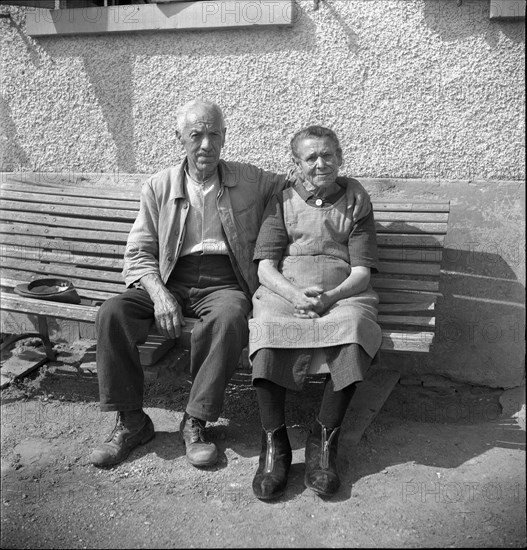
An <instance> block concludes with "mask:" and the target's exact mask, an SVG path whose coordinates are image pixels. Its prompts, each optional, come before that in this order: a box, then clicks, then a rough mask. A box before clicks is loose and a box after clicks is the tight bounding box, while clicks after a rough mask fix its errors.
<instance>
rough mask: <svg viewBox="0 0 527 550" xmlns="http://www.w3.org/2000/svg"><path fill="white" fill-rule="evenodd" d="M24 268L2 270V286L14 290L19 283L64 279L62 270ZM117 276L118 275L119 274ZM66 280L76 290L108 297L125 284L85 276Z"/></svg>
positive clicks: (120, 290)
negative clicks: (45, 270)
mask: <svg viewBox="0 0 527 550" xmlns="http://www.w3.org/2000/svg"><path fill="white" fill-rule="evenodd" d="M37 267H40V266H37ZM24 268H25V266H24V265H22V266H20V267H19V268H18V269H5V268H4V269H2V277H1V278H0V280H1V281H2V286H5V287H10V288H14V287H15V286H16V285H18V284H20V283H29V282H30V281H34V280H35V279H46V278H55V279H61V278H64V277H65V275H64V272H63V271H62V270H61V271H60V273H43V272H41V271H39V270H38V269H36V270H35V271H24ZM57 271H58V270H57ZM118 275H120V273H119V274H118ZM67 278H68V279H69V280H70V281H71V282H72V283H73V285H74V286H75V288H76V289H77V290H79V289H85V290H92V291H97V292H104V293H106V294H108V297H110V296H115V295H116V294H120V293H121V292H123V291H124V290H125V284H124V282H123V281H122V278H121V281H120V282H110V281H108V280H91V279H87V278H86V277H85V276H81V277H75V276H73V277H72V276H69V277H67Z"/></svg>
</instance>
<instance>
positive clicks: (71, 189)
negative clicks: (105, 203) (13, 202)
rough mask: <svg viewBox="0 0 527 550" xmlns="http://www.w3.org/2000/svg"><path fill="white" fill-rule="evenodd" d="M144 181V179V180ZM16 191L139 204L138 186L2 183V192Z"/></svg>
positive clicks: (139, 190) (139, 191)
mask: <svg viewBox="0 0 527 550" xmlns="http://www.w3.org/2000/svg"><path fill="white" fill-rule="evenodd" d="M145 179H146V178H145ZM4 190H6V191H16V192H17V193H36V194H38V195H59V196H60V195H64V196H71V197H91V198H93V199H95V200H97V199H99V198H100V197H105V198H115V199H118V200H131V201H136V202H139V196H140V193H141V189H140V186H137V188H136V189H127V188H124V187H123V188H120V187H95V186H94V187H82V186H77V185H70V186H65V185H59V186H54V185H34V184H30V183H27V182H16V183H3V184H2V192H4Z"/></svg>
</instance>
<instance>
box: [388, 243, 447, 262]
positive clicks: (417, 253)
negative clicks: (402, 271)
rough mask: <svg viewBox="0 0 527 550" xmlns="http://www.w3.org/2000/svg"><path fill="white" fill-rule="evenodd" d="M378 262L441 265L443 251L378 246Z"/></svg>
mask: <svg viewBox="0 0 527 550" xmlns="http://www.w3.org/2000/svg"><path fill="white" fill-rule="evenodd" d="M378 251H379V259H380V260H394V261H397V260H399V261H401V262H402V261H405V262H407V261H411V262H419V263H437V264H438V265H439V264H440V263H441V258H442V252H443V249H442V248H440V247H439V246H436V247H433V248H386V247H384V246H379V248H378Z"/></svg>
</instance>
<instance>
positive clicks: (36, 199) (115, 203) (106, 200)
mask: <svg viewBox="0 0 527 550" xmlns="http://www.w3.org/2000/svg"><path fill="white" fill-rule="evenodd" d="M2 200H10V201H13V202H20V203H21V204H22V205H30V204H44V203H46V204H57V205H59V204H60V205H70V206H72V207H73V208H74V209H77V207H79V206H88V207H91V206H92V205H93V201H94V197H82V196H70V195H48V194H44V193H38V194H37V193H24V192H20V191H5V190H2ZM96 200H97V206H98V207H100V208H115V209H122V210H132V211H133V212H137V211H138V209H139V201H138V200H137V199H136V200H124V199H120V198H115V197H104V195H102V197H97V199H96Z"/></svg>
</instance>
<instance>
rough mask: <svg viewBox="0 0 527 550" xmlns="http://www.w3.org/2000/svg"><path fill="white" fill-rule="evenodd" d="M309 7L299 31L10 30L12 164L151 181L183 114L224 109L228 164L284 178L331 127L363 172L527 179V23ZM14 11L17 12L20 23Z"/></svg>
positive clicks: (423, 10)
mask: <svg viewBox="0 0 527 550" xmlns="http://www.w3.org/2000/svg"><path fill="white" fill-rule="evenodd" d="M457 4H458V2H457V0H378V1H376V0H358V1H352V0H323V1H322V2H321V3H320V9H319V10H318V11H314V10H313V0H301V1H299V2H298V3H297V8H298V9H297V10H296V11H295V24H294V26H293V27H292V28H282V29H272V28H260V29H257V28H253V29H245V30H232V31H229V30H224V31H206V32H170V33H155V32H148V33H144V34H127V35H116V34H107V35H99V36H83V37H81V36H79V37H47V38H37V39H32V38H31V37H28V36H27V35H26V34H25V33H24V25H23V17H22V16H21V14H22V13H23V9H21V8H6V7H4V8H0V9H2V10H3V11H8V10H9V11H11V12H12V13H13V14H14V17H15V20H16V21H15V22H14V23H10V22H9V20H6V19H1V20H0V26H1V28H0V34H1V37H0V44H1V47H2V53H1V58H2V66H1V74H2V87H1V100H0V101H1V104H0V117H1V118H0V121H1V123H2V126H3V128H2V131H1V132H2V134H3V135H2V136H1V138H0V139H1V140H2V147H3V152H2V158H1V159H0V160H1V161H2V162H1V164H2V165H3V167H4V169H7V170H12V169H14V170H17V169H30V170H46V171H53V170H55V171H61V170H65V169H71V170H77V171H79V170H80V171H88V172H97V171H111V170H115V169H119V170H120V171H126V172H152V171H156V170H158V169H161V168H163V167H165V166H166V165H167V164H169V163H172V162H174V160H175V159H176V158H177V157H178V155H179V147H178V144H177V143H176V141H175V135H174V121H175V111H176V107H177V105H179V104H181V103H183V102H185V101H187V100H189V99H190V98H192V97H194V96H196V95H204V96H206V97H209V98H211V99H213V100H216V101H217V102H218V103H220V104H221V105H222V106H223V107H224V109H225V113H226V117H227V121H228V126H229V136H228V137H229V139H228V143H227V149H226V151H225V156H226V157H232V158H238V159H243V160H247V161H251V162H255V163H257V164H259V165H262V166H263V167H267V168H270V169H275V170H281V169H284V167H285V165H286V164H287V162H288V147H287V142H288V140H289V138H290V136H291V134H292V132H293V131H294V130H296V129H298V128H299V127H301V126H303V125H305V124H308V123H314V122H318V123H322V124H325V125H329V126H332V127H334V128H335V130H336V131H337V132H338V134H339V135H340V136H342V138H343V144H344V153H345V159H346V163H347V164H346V168H347V170H348V171H349V172H350V173H353V174H355V175H357V176H367V177H419V178H421V177H425V178H453V179H471V180H473V179H487V178H492V179H507V180H513V179H522V178H523V177H524V141H523V134H524V113H523V107H524V77H523V73H524V26H523V22H509V23H506V22H495V21H490V20H489V2H488V1H481V2H480V1H479V0H478V1H477V2H475V1H474V0H464V1H463V2H462V3H461V5H460V6H458V5H457ZM17 14H18V17H17Z"/></svg>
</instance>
